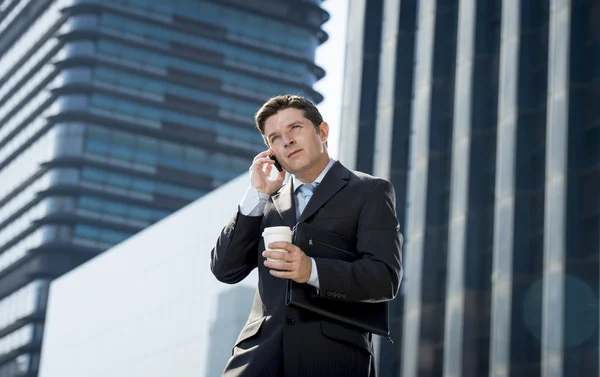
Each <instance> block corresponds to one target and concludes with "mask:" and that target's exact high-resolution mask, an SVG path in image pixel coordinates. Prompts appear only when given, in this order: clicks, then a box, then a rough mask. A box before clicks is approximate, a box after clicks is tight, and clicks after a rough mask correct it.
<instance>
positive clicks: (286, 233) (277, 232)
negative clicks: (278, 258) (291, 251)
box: [262, 226, 292, 260]
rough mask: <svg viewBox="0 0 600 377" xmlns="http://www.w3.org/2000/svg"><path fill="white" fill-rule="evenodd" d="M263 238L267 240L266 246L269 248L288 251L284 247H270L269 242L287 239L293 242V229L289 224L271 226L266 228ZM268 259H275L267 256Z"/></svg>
mask: <svg viewBox="0 0 600 377" xmlns="http://www.w3.org/2000/svg"><path fill="white" fill-rule="evenodd" d="M262 236H263V239H264V241H265V248H266V249H267V250H272V251H279V252H284V253H286V252H287V250H283V249H269V244H270V243H272V242H277V241H287V242H292V230H291V229H290V227H289V226H271V227H268V228H265V230H264V231H263V234H262ZM267 260H273V259H271V258H267Z"/></svg>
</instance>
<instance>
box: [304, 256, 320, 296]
mask: <svg viewBox="0 0 600 377" xmlns="http://www.w3.org/2000/svg"><path fill="white" fill-rule="evenodd" d="M310 261H311V262H312V269H311V270H310V277H309V278H308V281H307V282H306V283H307V284H310V285H312V286H313V287H315V288H317V292H318V291H319V273H318V272H317V262H315V259H314V258H310Z"/></svg>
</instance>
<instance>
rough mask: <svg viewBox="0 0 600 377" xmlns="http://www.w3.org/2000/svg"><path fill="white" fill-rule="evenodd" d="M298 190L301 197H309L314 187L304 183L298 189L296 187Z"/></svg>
mask: <svg viewBox="0 0 600 377" xmlns="http://www.w3.org/2000/svg"><path fill="white" fill-rule="evenodd" d="M298 190H300V192H301V193H302V195H304V196H310V195H312V193H313V191H315V186H314V185H313V184H312V183H305V184H302V185H300V187H298Z"/></svg>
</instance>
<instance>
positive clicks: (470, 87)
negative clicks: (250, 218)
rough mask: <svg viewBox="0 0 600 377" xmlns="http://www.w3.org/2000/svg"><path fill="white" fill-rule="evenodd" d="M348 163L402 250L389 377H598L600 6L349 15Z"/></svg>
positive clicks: (458, 6)
mask: <svg viewBox="0 0 600 377" xmlns="http://www.w3.org/2000/svg"><path fill="white" fill-rule="evenodd" d="M348 25H351V27H349V30H348V37H347V38H348V40H347V57H346V59H347V60H346V71H345V89H344V104H343V106H344V108H343V111H342V114H343V119H342V124H344V128H342V135H341V145H340V156H339V157H340V160H341V161H342V162H344V163H345V164H346V165H349V166H351V167H354V168H357V169H360V170H363V171H366V172H370V173H373V174H376V175H380V176H383V177H387V178H389V179H390V180H391V181H392V183H393V184H394V185H395V188H396V194H397V210H398V216H399V219H400V220H401V222H402V232H403V234H404V236H405V247H404V267H405V278H404V281H403V286H402V288H401V294H400V295H399V297H398V298H397V299H396V300H395V301H394V302H393V305H392V307H391V312H392V338H393V339H394V340H395V343H394V344H391V343H389V342H387V341H385V340H383V341H382V342H381V345H380V358H379V362H378V365H379V372H380V376H381V377H392V376H394V377H395V376H402V377H438V376H443V377H483V376H490V377H509V376H511V377H512V376H514V377H521V376H522V377H558V376H569V377H570V376H578V377H591V376H598V375H599V368H598V359H599V336H598V325H599V316H598V294H599V288H600V286H599V279H598V276H599V263H598V262H599V256H600V200H599V197H600V195H599V193H600V106H599V105H598V104H600V2H599V1H595V0H594V1H586V0H571V1H561V0H531V1H529V0H528V1H518V0H498V1H495V0H494V1H488V0H437V1H436V0H421V1H417V0H373V1H371V0H369V1H365V0H351V1H350V8H349V20H348Z"/></svg>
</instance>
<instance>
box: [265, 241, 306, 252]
mask: <svg viewBox="0 0 600 377" xmlns="http://www.w3.org/2000/svg"><path fill="white" fill-rule="evenodd" d="M266 246H267V247H268V248H269V250H273V249H277V250H279V249H283V250H287V251H288V252H290V253H294V252H296V251H297V250H300V249H298V246H296V245H294V244H293V243H291V242H286V241H276V242H271V243H270V244H268V245H266Z"/></svg>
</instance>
